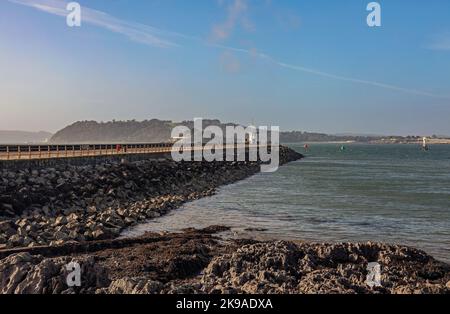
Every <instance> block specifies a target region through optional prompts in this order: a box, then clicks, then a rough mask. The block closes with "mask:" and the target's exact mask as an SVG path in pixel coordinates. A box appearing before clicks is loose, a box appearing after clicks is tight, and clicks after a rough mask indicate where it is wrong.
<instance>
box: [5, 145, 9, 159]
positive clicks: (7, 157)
mask: <svg viewBox="0 0 450 314" xmlns="http://www.w3.org/2000/svg"><path fill="white" fill-rule="evenodd" d="M6 159H7V160H9V146H6Z"/></svg>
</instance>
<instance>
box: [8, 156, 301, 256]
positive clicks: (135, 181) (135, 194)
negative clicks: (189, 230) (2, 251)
mask: <svg viewBox="0 0 450 314" xmlns="http://www.w3.org/2000/svg"><path fill="white" fill-rule="evenodd" d="M301 157H302V156H301V155H299V154H297V153H295V152H293V151H292V150H290V149H287V148H284V147H281V149H280V160H281V163H285V162H288V161H292V160H296V159H298V158H301ZM259 169H260V164H259V163H258V162H180V163H177V162H173V161H170V160H158V161H156V160H146V161H139V162H133V163H120V162H116V163H101V164H94V165H88V166H72V165H68V164H67V165H59V166H56V167H53V168H44V169H20V170H15V171H12V170H5V169H3V170H0V178H1V179H0V191H2V193H1V194H0V246H1V247H7V248H11V247H22V246H30V247H33V246H39V245H59V244H61V243H64V242H65V241H79V242H82V241H91V240H104V239H111V238H114V237H117V236H118V235H119V234H120V232H121V231H122V230H123V229H125V228H127V227H130V226H132V225H135V224H137V223H139V222H143V221H144V220H147V219H154V218H157V217H160V216H161V215H164V214H166V213H167V212H168V211H170V210H171V209H174V208H177V207H179V206H180V205H181V204H183V203H184V202H187V201H191V200H195V199H198V198H201V197H204V196H208V195H211V194H213V193H214V191H215V188H217V187H218V186H221V185H223V184H228V183H232V182H234V181H237V180H241V179H243V178H245V177H248V176H249V175H252V174H254V173H256V172H258V171H259Z"/></svg>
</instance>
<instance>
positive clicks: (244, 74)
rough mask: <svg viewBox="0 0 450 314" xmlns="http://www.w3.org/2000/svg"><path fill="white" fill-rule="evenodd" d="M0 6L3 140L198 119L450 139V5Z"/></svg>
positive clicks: (48, 0)
mask: <svg viewBox="0 0 450 314" xmlns="http://www.w3.org/2000/svg"><path fill="white" fill-rule="evenodd" d="M78 2H79V3H80V4H81V6H82V26H81V27H74V28H70V27H68V26H67V25H66V18H65V14H66V11H65V6H66V3H67V2H64V1H59V0H1V1H0V110H1V114H0V130H8V129H9V130H14V129H21V130H48V131H56V130H58V129H60V128H62V127H64V126H65V125H67V124H70V123H72V122H74V121H76V120H86V119H88V120H98V121H102V120H103V121H106V120H111V119H137V120H144V119H151V118H161V119H169V120H185V119H193V118H194V117H204V118H219V119H221V120H223V121H233V122H240V123H243V124H249V123H250V122H252V121H254V123H255V124H258V125H279V126H280V127H281V129H284V130H291V129H297V130H309V131H321V132H328V133H344V132H352V133H371V134H375V133H376V134H394V133H395V134H404V135H406V134H423V135H428V134H429V135H431V134H449V135H450V1H448V0H430V1H415V0H414V1H407V0H389V1H386V0H385V1H379V2H380V4H381V6H382V26H381V27H379V28H369V27H368V26H367V24H366V17H367V14H368V13H369V12H367V11H366V6H367V4H368V3H369V2H370V1H368V0H364V1H363V0H345V1H344V0H342V1H325V0H319V1H318V0H314V1H312V0H308V1H306V0H292V1H289V0H272V1H270V0H247V1H246V0H192V1H191V0H133V1H126V0H89V1H82V0H80V1H78Z"/></svg>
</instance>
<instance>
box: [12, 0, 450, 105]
mask: <svg viewBox="0 0 450 314" xmlns="http://www.w3.org/2000/svg"><path fill="white" fill-rule="evenodd" d="M8 1H10V2H14V3H17V4H21V5H25V6H28V7H33V8H35V9H37V10H40V11H43V12H47V13H49V14H53V15H58V16H64V17H65V16H66V15H67V11H66V4H67V2H66V1H63V0H8ZM233 1H234V2H233V5H232V6H231V7H230V8H229V15H228V19H227V21H226V22H225V23H224V24H223V25H222V33H221V32H219V34H220V33H221V34H222V35H221V36H222V38H223V36H225V35H226V36H228V35H227V34H229V32H230V31H231V30H232V29H233V28H234V25H235V23H236V21H237V20H238V19H239V17H240V16H241V14H242V13H243V12H245V11H246V10H247V5H246V2H245V0H233ZM82 22H83V23H89V24H92V25H95V26H98V27H102V28H104V29H107V30H109V31H112V32H115V33H118V34H122V35H124V36H126V37H127V38H129V39H130V40H133V41H135V42H139V43H141V44H145V45H149V46H155V47H173V46H178V44H176V43H175V42H173V41H170V40H168V39H166V38H178V39H188V40H192V41H196V42H199V43H200V44H203V45H205V46H208V47H212V48H216V49H221V50H226V51H231V52H236V53H243V54H247V55H249V56H251V57H254V58H258V59H261V60H265V61H267V62H270V63H272V64H274V65H276V66H278V67H280V68H285V69H290V70H293V71H297V72H303V73H308V74H312V75H317V76H322V77H325V78H329V79H333V80H338V81H346V82H351V83H357V84H364V85H370V86H375V87H379V88H384V89H389V90H394V91H398V92H403V93H407V94H412V95H418V96H426V97H433V98H441V99H450V96H445V95H438V94H434V93H430V92H426V91H422V90H417V89H411V88H405V87H401V86H396V85H392V84H387V83H383V82H377V81H371V80H364V79H359V78H354V77H348V76H342V75H337V74H333V73H328V72H324V71H319V70H316V69H311V68H308V67H304V66H299V65H294V64H290V63H286V62H282V61H280V60H277V59H276V58H273V57H271V56H269V55H267V54H265V53H262V52H258V51H257V50H256V49H243V48H237V47H231V46H226V45H221V44H217V43H211V42H210V41H208V40H205V39H203V38H200V37H195V36H189V35H185V34H181V33H175V32H169V31H165V30H161V29H158V28H155V27H151V26H147V25H143V24H138V23H133V22H128V21H125V20H121V19H118V18H115V17H113V16H111V15H109V14H107V13H105V12H102V11H97V10H94V9H90V8H87V7H84V6H83V10H82ZM446 38H447V39H445V38H444V40H441V41H439V42H436V45H434V47H435V49H441V50H442V49H445V50H447V48H450V40H449V38H450V36H449V37H446ZM225 57H226V58H225V61H226V62H225V63H224V64H227V66H229V69H232V70H233V71H236V70H238V69H239V68H240V65H239V64H238V61H237V62H236V60H237V59H234V57H233V58H229V55H228V54H225ZM230 60H231V61H230ZM222 61H223V60H222Z"/></svg>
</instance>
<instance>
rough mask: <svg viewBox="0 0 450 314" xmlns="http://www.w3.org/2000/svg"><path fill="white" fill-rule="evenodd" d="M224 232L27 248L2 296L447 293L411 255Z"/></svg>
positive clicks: (8, 261)
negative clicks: (376, 281) (376, 271)
mask: <svg viewBox="0 0 450 314" xmlns="http://www.w3.org/2000/svg"><path fill="white" fill-rule="evenodd" d="M225 229H226V228H224V227H210V228H207V229H203V230H187V231H185V232H184V233H179V234H165V235H160V234H154V233H153V234H152V233H148V234H146V235H145V236H143V237H141V238H136V239H133V240H125V239H121V240H108V241H102V242H99V243H96V244H95V245H94V244H92V243H91V244H90V243H86V246H81V247H74V246H73V245H71V244H65V245H64V246H62V247H51V248H49V249H45V248H42V249H41V250H40V251H39V250H38V248H32V249H33V250H37V251H35V252H34V253H39V254H30V253H29V252H21V253H18V254H13V255H9V256H7V257H6V258H3V259H2V260H0V274H2V276H1V277H0V293H38V294H40V293H55V294H60V293H83V294H124V293H125V294H165V293H175V294H181V293H187V294H193V293H223V294H228V293H245V294H247V293H264V294H265V293H274V294H281V293H289V294H297V293H363V294H365V293H376V294H405V293H407V294H410V293H439V294H442V293H450V266H449V265H447V264H444V263H441V262H438V261H436V260H434V259H433V258H432V257H430V256H428V255H427V254H426V253H424V252H422V251H419V250H416V249H413V248H409V247H404V246H398V245H386V244H380V243H370V242H369V243H359V244H358V243H341V244H325V243H319V244H313V243H293V242H288V241H275V242H274V241H269V242H258V241H253V240H229V241H227V242H225V241H223V239H221V238H218V237H216V236H215V235H214V233H215V232H216V231H223V230H225ZM88 244H90V245H89V246H88ZM67 251H71V253H69V254H67ZM87 251H89V252H90V253H88V254H87V253H86V252H87ZM70 262H77V263H79V265H80V267H81V286H80V287H68V286H67V284H66V278H67V275H68V271H67V270H66V267H65V266H66V265H67V264H68V263H70ZM369 262H377V263H379V264H380V266H381V286H380V287H370V286H368V285H367V284H366V277H367V273H368V272H367V264H368V263H369Z"/></svg>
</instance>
